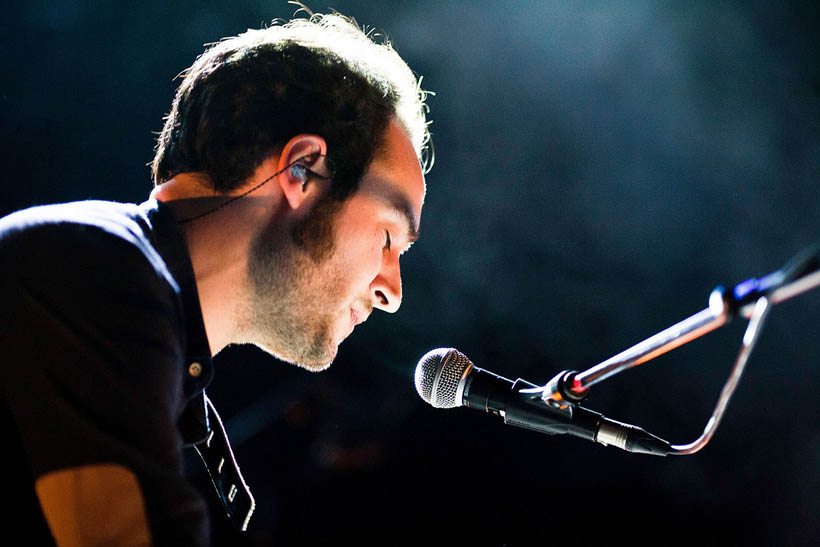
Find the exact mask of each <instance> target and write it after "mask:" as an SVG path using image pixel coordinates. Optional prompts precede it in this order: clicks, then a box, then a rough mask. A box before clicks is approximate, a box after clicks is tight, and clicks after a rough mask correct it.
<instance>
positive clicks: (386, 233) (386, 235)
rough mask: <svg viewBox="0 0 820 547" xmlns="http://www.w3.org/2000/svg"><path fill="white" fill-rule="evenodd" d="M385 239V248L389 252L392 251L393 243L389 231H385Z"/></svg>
mask: <svg viewBox="0 0 820 547" xmlns="http://www.w3.org/2000/svg"><path fill="white" fill-rule="evenodd" d="M384 237H385V240H384V246H385V247H386V248H387V250H388V251H389V250H390V247H391V245H392V244H393V241H392V240H391V239H390V232H388V231H387V230H385V231H384Z"/></svg>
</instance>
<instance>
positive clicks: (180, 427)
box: [0, 200, 213, 545]
mask: <svg viewBox="0 0 820 547" xmlns="http://www.w3.org/2000/svg"><path fill="white" fill-rule="evenodd" d="M0 298H2V305H0V371H2V373H0V380H1V383H0V386H1V388H2V391H0V426H1V427H3V438H4V441H3V445H4V446H3V449H2V452H3V459H4V460H5V461H6V465H4V467H3V475H4V476H5V479H4V481H3V482H4V484H3V486H4V490H5V494H6V496H5V497H6V500H7V501H6V505H7V506H8V505H9V502H10V506H11V510H10V511H8V510H6V511H5V512H4V519H3V520H4V521H7V522H6V524H8V525H15V526H16V527H17V529H18V530H20V531H21V532H23V533H24V534H26V536H25V537H27V540H26V541H25V543H27V544H40V541H41V540H46V539H50V534H49V529H48V528H44V526H46V520H48V524H49V525H51V529H52V531H53V530H54V526H55V524H54V522H53V519H54V518H58V517H59V515H58V516H57V517H54V515H53V514H52V515H51V518H49V519H46V520H44V519H43V511H41V504H40V503H38V500H40V499H42V495H46V494H44V492H48V491H49V488H51V489H52V490H51V491H52V492H53V491H54V490H53V489H54V488H57V494H58V496H57V497H58V498H59V497H60V496H61V495H62V493H61V492H62V491H61V490H60V488H63V487H64V486H65V485H66V484H75V483H72V482H71V481H76V480H81V481H82V480H85V481H86V482H84V483H83V484H88V481H87V479H88V477H89V476H92V477H97V478H99V477H103V478H104V480H108V479H107V478H105V477H109V476H110V477H115V478H114V479H111V480H115V479H116V480H119V479H122V481H123V483H122V484H123V487H122V488H123V495H124V496H126V497H128V498H129V502H133V501H134V500H135V497H138V496H141V497H142V501H141V503H142V506H143V507H144V515H145V519H143V524H142V525H143V526H147V527H148V532H147V534H148V536H149V537H150V540H151V541H152V542H153V543H155V544H159V545H165V544H168V545H202V544H207V543H208V521H207V516H206V506H205V503H204V501H203V500H202V499H201V497H200V495H199V493H198V492H197V491H196V489H194V488H193V487H192V486H191V485H190V484H189V483H188V481H186V480H185V478H184V477H183V476H182V450H183V446H184V444H186V443H191V442H198V441H201V440H202V438H204V437H205V436H206V435H207V433H208V430H207V429H206V428H205V427H206V426H205V422H206V421H207V419H206V417H205V413H206V409H205V408H204V406H205V405H204V400H203V399H204V397H203V389H204V387H205V385H206V384H207V383H208V381H209V380H210V377H211V374H212V370H213V369H212V364H211V356H210V351H209V347H208V342H207V338H206V336H205V329H204V325H203V322H202V315H201V310H200V306H199V299H198V296H197V293H196V285H195V281H194V276H193V269H192V267H191V263H190V259H189V257H188V253H187V248H186V246H185V243H184V240H183V238H182V234H181V233H180V231H179V229H178V228H177V226H176V223H175V222H174V220H173V218H172V216H171V214H170V212H169V211H168V210H167V208H166V207H165V206H163V205H162V204H161V203H158V202H156V201H153V200H149V201H148V202H146V203H143V204H142V205H139V206H137V205H127V204H119V203H110V202H100V201H96V202H95V201H87V202H77V203H69V204H62V205H52V206H43V207H35V208H32V209H27V210H25V211H20V212H18V213H14V214H12V215H9V216H7V217H5V218H3V219H0ZM192 365H193V366H192ZM186 409H187V410H186ZM186 424H187V425H186ZM101 469H102V470H115V471H116V473H113V474H111V475H106V474H99V473H97V472H98V471H99V470H101ZM88 473H90V475H89V474H88ZM129 477H134V478H136V485H137V487H136V488H135V489H134V488H132V487H133V486H134V485H133V484H132V482H133V481H132V479H131V478H129ZM66 481H68V482H66ZM129 481H131V482H129ZM9 483H10V484H9ZM92 484H93V481H92ZM118 484H119V483H118ZM129 485H130V486H129ZM104 486H105V487H109V488H110V487H111V484H105V485H104ZM129 488H131V490H129ZM133 490H136V493H135V492H134V491H133ZM37 492H39V493H40V494H41V498H38V497H37ZM92 494H93V492H92ZM86 495H89V493H88V492H85V493H84V494H83V493H81V495H78V496H77V497H76V499H74V500H71V499H69V500H67V501H65V500H63V501H61V502H60V504H59V505H61V506H65V507H68V506H70V505H71V503H73V502H76V503H85V501H87V499H88V498H86V497H83V496H86ZM52 498H53V496H52ZM139 501H140V500H138V499H137V500H136V502H139ZM92 505H93V504H92ZM126 505H127V504H126ZM65 507H61V508H60V510H62V509H63V508H65ZM81 509H82V508H81ZM119 510H120V506H119V505H118V504H112V506H110V507H97V508H96V509H94V511H95V513H94V514H93V515H92V517H93V518H92V519H91V522H92V523H96V524H95V525H98V526H100V527H102V528H104V527H105V526H108V525H109V524H110V523H112V522H114V523H116V522H117V521H118V519H121V518H122V515H121V514H119V513H118V511H119ZM53 512H54V511H53V510H52V513H53ZM46 516H49V512H48V511H46ZM126 520H127V519H126ZM32 521H33V523H34V524H35V527H34V528H31V527H28V528H22V526H25V525H30V524H31V523H32ZM132 524H133V523H132ZM137 525H139V523H137ZM7 529H8V528H7ZM77 533H78V534H80V536H77V537H81V534H82V530H80V531H78V532H77ZM95 533H96V532H95ZM128 533H129V532H126V535H127V534H128ZM140 533H142V534H144V533H145V532H144V531H143V532H140ZM111 537H117V536H111ZM133 537H135V538H141V537H146V536H145V535H140V534H136V535H134V536H133Z"/></svg>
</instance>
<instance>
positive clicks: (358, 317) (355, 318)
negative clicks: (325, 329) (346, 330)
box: [350, 308, 368, 327]
mask: <svg viewBox="0 0 820 547" xmlns="http://www.w3.org/2000/svg"><path fill="white" fill-rule="evenodd" d="M367 315H368V314H366V313H365V312H362V311H358V310H354V309H353V308H351V309H350V322H351V323H353V326H354V327H355V326H356V325H360V324H362V323H364V322H365V321H366V320H367Z"/></svg>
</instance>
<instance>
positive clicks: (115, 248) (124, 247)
mask: <svg viewBox="0 0 820 547" xmlns="http://www.w3.org/2000/svg"><path fill="white" fill-rule="evenodd" d="M0 257H2V261H3V262H4V263H5V264H6V265H8V266H9V267H10V268H11V269H12V270H13V269H14V268H15V266H22V265H23V264H27V263H29V264H30V263H33V264H36V265H39V266H43V265H54V266H59V265H60V264H66V263H70V262H74V261H75V260H76V259H77V258H78V257H82V258H83V259H84V260H87V261H88V263H89V265H91V264H98V265H99V264H103V263H104V264H105V265H106V266H107V267H108V268H111V269H118V268H122V267H127V266H133V263H134V261H137V262H147V264H146V265H150V267H151V268H152V269H154V270H157V272H158V273H161V274H165V267H164V263H163V260H162V258H161V257H160V256H159V254H158V253H157V251H156V249H155V248H154V245H153V242H152V239H151V228H150V223H149V222H148V220H147V218H146V215H145V212H144V210H143V209H142V208H141V207H140V206H138V205H135V204H129V203H116V202H110V201H78V202H72V203H61V204H56V205H41V206H37V207H31V208H29V209H24V210H21V211H17V212H15V213H12V214H10V215H8V216H6V217H3V218H2V219H0Z"/></svg>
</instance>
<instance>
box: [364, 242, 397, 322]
mask: <svg viewBox="0 0 820 547" xmlns="http://www.w3.org/2000/svg"><path fill="white" fill-rule="evenodd" d="M370 295H371V297H372V300H373V307H374V308H378V309H380V310H383V311H386V312H388V313H395V312H397V311H398V310H399V307H400V306H401V270H400V268H399V257H398V255H396V254H395V253H386V254H385V256H384V258H383V259H382V267H381V269H380V270H379V274H378V275H377V276H376V278H375V279H374V280H373V282H372V283H371V284H370Z"/></svg>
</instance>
